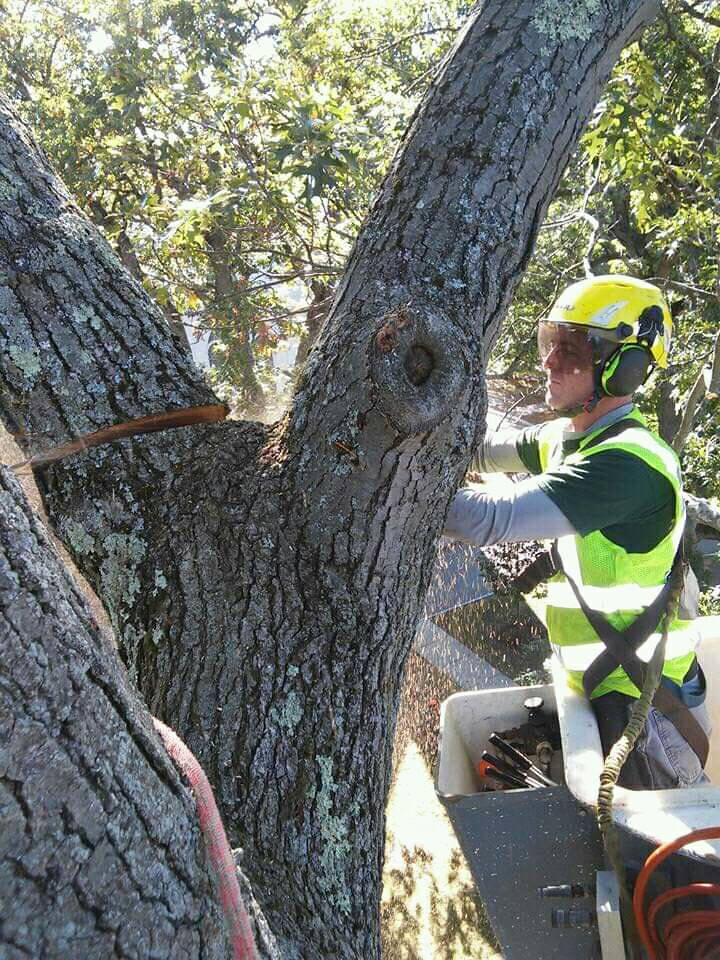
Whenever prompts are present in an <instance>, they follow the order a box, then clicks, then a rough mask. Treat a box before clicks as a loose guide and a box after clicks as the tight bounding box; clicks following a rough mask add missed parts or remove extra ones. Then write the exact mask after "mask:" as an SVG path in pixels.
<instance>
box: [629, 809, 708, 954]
mask: <svg viewBox="0 0 720 960" xmlns="http://www.w3.org/2000/svg"><path fill="white" fill-rule="evenodd" d="M718 839H720V827H706V828H705V829H704V830H693V832H692V833H686V834H685V835H684V836H682V837H678V838H677V840H672V841H670V842H669V843H663V844H661V845H660V846H659V847H658V848H657V849H656V850H653V852H652V853H651V854H650V856H649V857H648V858H647V860H646V861H645V864H644V866H643V868H642V870H641V871H640V874H639V876H638V878H637V882H636V884H635V892H634V894H633V913H634V915H635V923H636V924H637V929H638V933H639V935H640V939H641V940H642V942H643V946H644V947H645V950H646V951H647V955H648V958H649V960H713V958H720V910H687V911H685V912H684V913H678V914H676V915H675V916H674V917H672V918H671V919H670V920H668V922H667V923H666V924H665V926H664V929H663V930H662V933H661V932H660V930H659V929H658V924H657V918H658V913H659V912H660V910H661V909H662V907H664V906H665V905H666V904H668V903H671V902H672V901H674V900H677V899H678V898H680V897H688V896H720V884H716V883H689V884H687V885H686V886H684V887H676V888H674V889H673V890H667V891H666V892H665V893H661V894H660V895H659V896H657V897H656V898H655V899H654V900H653V901H652V902H651V903H650V905H649V907H648V909H647V912H646V911H645V894H646V891H647V887H648V883H649V881H650V877H651V876H652V874H653V873H654V872H655V870H657V868H658V867H659V866H660V864H661V863H663V861H665V860H667V858H668V857H669V856H671V855H672V854H673V853H675V852H676V851H677V850H680V849H681V848H682V847H684V846H686V845H687V844H688V843H696V842H697V841H699V840H718ZM663 940H664V944H663V942H662V941H663Z"/></svg>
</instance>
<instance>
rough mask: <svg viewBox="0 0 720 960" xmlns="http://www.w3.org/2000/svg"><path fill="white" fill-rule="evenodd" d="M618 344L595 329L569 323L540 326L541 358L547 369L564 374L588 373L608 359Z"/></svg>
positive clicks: (539, 343)
mask: <svg viewBox="0 0 720 960" xmlns="http://www.w3.org/2000/svg"><path fill="white" fill-rule="evenodd" d="M615 346H616V344H615V343H613V342H611V341H610V340H609V338H606V337H603V336H602V333H601V332H600V331H598V330H597V329H596V328H594V327H579V326H578V327H575V326H573V325H572V324H568V323H548V322H547V321H542V322H541V323H540V324H539V325H538V354H539V356H540V363H541V364H542V365H543V367H552V368H553V369H555V370H558V371H562V372H564V373H567V372H570V373H575V372H577V371H580V370H586V369H588V368H589V367H592V366H593V365H594V364H596V363H598V362H599V361H600V360H603V359H605V357H607V356H608V355H609V354H610V353H611V352H612V351H613V350H614V349H615Z"/></svg>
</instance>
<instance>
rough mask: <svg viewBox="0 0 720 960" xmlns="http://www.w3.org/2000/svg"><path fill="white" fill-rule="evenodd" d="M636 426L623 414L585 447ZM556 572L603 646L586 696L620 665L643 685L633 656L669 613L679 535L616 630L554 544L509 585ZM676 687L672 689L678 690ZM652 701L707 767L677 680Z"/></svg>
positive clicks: (523, 586)
mask: <svg viewBox="0 0 720 960" xmlns="http://www.w3.org/2000/svg"><path fill="white" fill-rule="evenodd" d="M630 425H631V426H633V427H637V426H638V425H639V424H638V422H637V421H636V420H633V419H627V418H625V419H623V420H619V421H617V422H616V423H613V424H611V425H610V426H609V427H608V428H607V430H604V431H602V432H601V433H600V434H599V435H598V436H597V437H594V438H593V439H592V440H591V442H590V443H589V444H588V446H592V445H594V444H596V443H599V442H600V441H601V440H602V441H605V440H608V439H609V438H610V437H613V436H615V435H616V434H618V433H621V432H622V431H623V430H624V429H625V428H626V427H627V426H630ZM556 573H563V574H564V576H565V578H566V580H567V582H568V584H569V585H570V587H571V589H572V591H573V593H574V594H575V598H576V600H577V603H578V606H579V607H580V610H581V611H582V613H583V614H584V616H585V617H586V619H587V621H588V622H589V624H590V626H591V627H592V628H593V630H594V631H595V633H596V634H597V636H598V637H599V639H600V640H601V641H602V642H603V644H604V645H605V650H604V651H603V652H602V653H600V654H599V655H598V656H597V657H596V658H595V660H593V662H592V663H591V664H590V665H589V666H588V667H587V668H586V670H585V671H584V672H583V688H584V690H585V694H586V696H587V698H588V700H589V699H590V697H591V694H592V692H593V691H594V690H595V689H596V688H597V687H598V686H599V684H601V683H602V682H603V680H605V679H606V678H607V677H608V676H609V675H610V674H611V673H612V672H613V670H615V669H616V668H617V667H618V666H620V667H622V669H623V670H624V671H625V673H626V674H627V675H628V677H629V678H630V680H632V682H633V683H634V684H635V686H636V687H637V688H638V690H642V689H643V685H644V681H645V674H646V670H647V666H646V664H645V663H644V662H643V661H642V660H641V659H640V657H639V656H638V655H637V652H636V651H637V650H638V649H639V647H640V646H641V645H642V644H643V643H644V642H645V641H646V640H647V639H648V637H650V636H651V635H652V634H653V633H654V632H655V631H656V629H657V627H658V625H659V623H660V621H661V620H662V618H663V616H664V615H665V613H666V612H667V609H668V602H669V599H670V594H671V592H672V587H673V585H674V584H677V583H678V579H679V578H682V577H683V574H684V553H683V543H682V539H681V541H680V545H679V547H678V549H677V552H676V554H675V558H674V560H673V563H672V567H671V569H670V573H669V575H668V578H667V580H666V582H665V585H664V586H663V588H662V590H661V591H660V593H659V594H658V596H657V597H656V598H655V600H654V601H653V602H652V603H651V604H650V605H649V606H647V607H646V608H645V609H644V610H643V611H642V613H641V614H640V615H639V616H638V617H637V618H636V619H635V620H634V621H633V623H631V624H630V626H629V627H628V628H627V629H626V630H618V629H617V628H616V627H614V626H613V625H612V624H611V623H609V622H608V621H607V620H606V619H605V617H604V616H603V615H602V614H601V613H599V612H598V611H597V610H593V609H592V608H591V607H589V606H588V605H587V603H586V601H585V599H584V597H583V596H582V594H581V592H580V589H579V587H578V585H577V583H576V582H575V581H574V580H573V578H572V577H571V576H569V574H568V572H567V570H565V569H563V565H562V561H561V558H560V554H559V551H558V547H557V543H554V544H553V545H552V547H551V548H550V549H549V550H546V551H544V552H543V553H541V554H540V555H539V556H538V557H536V559H535V560H534V561H533V562H532V563H531V564H530V565H529V566H528V567H527V568H526V569H525V570H523V571H522V573H520V574H519V576H518V577H516V578H515V579H514V581H513V583H512V586H514V587H516V588H517V589H518V590H520V592H521V593H530V592H531V591H532V590H534V589H535V588H536V587H537V586H539V585H540V584H541V583H544V582H546V581H547V580H549V579H550V578H551V577H553V576H554V575H555V574H556ZM676 690H677V692H674V691H676ZM653 706H654V707H655V708H656V709H657V710H659V712H660V713H662V714H663V715H664V716H665V717H667V719H668V720H670V721H671V722H672V723H673V724H674V725H675V727H676V728H677V730H678V732H679V733H680V735H681V736H682V737H684V739H685V740H686V741H687V743H688V744H689V745H690V747H691V748H692V749H693V750H694V752H695V753H696V754H697V756H698V758H699V760H700V762H701V764H702V765H703V766H705V762H706V760H707V757H708V752H709V749H710V744H709V741H708V738H707V735H706V734H705V731H704V730H703V728H702V727H701V726H700V724H699V723H698V721H697V720H696V719H695V717H694V716H693V715H692V713H691V712H690V710H689V708H688V707H687V706H686V704H684V703H683V701H682V700H681V699H680V696H679V688H677V686H676V685H675V684H669V685H668V686H666V685H665V684H664V683H660V685H659V686H658V689H657V691H656V693H655V696H654V698H653Z"/></svg>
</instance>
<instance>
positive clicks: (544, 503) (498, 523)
mask: <svg viewBox="0 0 720 960" xmlns="http://www.w3.org/2000/svg"><path fill="white" fill-rule="evenodd" d="M574 533H576V530H575V528H574V527H573V525H572V524H571V523H570V521H569V520H568V519H567V517H566V516H565V514H564V513H563V512H562V511H561V510H560V508H559V507H556V506H555V504H554V503H553V502H552V500H551V499H550V497H548V496H547V494H545V493H543V492H542V490H539V489H538V487H537V483H536V481H535V479H534V478H530V479H529V480H524V481H523V482H522V483H518V484H517V485H516V486H515V487H514V488H513V489H512V491H509V492H508V493H507V494H506V495H504V496H496V495H491V494H488V493H483V491H482V488H478V487H475V488H473V487H464V488H463V489H462V490H458V492H457V493H456V495H455V499H454V500H453V502H452V504H451V505H450V511H449V513H448V515H447V519H446V521H445V529H444V530H443V534H444V536H446V537H450V538H451V539H452V540H464V541H466V542H467V543H476V544H478V545H479V546H489V545H490V544H493V543H510V542H517V541H521V540H555V539H557V538H558V537H563V536H566V535H567V534H574Z"/></svg>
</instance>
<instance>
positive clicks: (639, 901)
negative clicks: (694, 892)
mask: <svg viewBox="0 0 720 960" xmlns="http://www.w3.org/2000/svg"><path fill="white" fill-rule="evenodd" d="M719 839H720V827H706V828H705V829H703V830H693V831H692V833H686V834H684V836H682V837H678V838H677V840H671V841H670V842H669V843H663V844H660V846H659V847H658V848H657V849H656V850H653V852H652V853H651V854H650V856H649V857H648V858H647V860H646V861H645V864H644V865H643V868H642V870H641V871H640V874H639V876H638V878H637V882H636V883H635V892H634V894H633V913H634V914H635V923H636V924H637V929H638V934H639V936H640V939H641V940H642V943H643V946H644V947H645V950H646V951H647V954H648V958H649V960H665V958H664V953H665V951H664V950H663V948H662V946H661V945H660V944H659V941H658V943H657V947H656V944H655V942H654V938H653V937H652V936H651V934H650V929H649V925H648V919H647V918H646V916H645V910H644V904H645V893H646V891H647V887H648V883H649V880H650V877H651V875H652V874H653V873H654V871H655V870H657V868H658V867H659V866H660V864H661V863H663V861H664V860H667V858H668V857H669V856H671V855H672V854H673V853H675V852H676V851H677V850H680V849H681V848H682V847H684V846H686V845H687V844H688V843H696V842H697V841H699V840H719ZM694 913H702V914H705V915H714V919H715V923H716V924H717V926H718V930H720V912H718V911H709V910H705V911H694ZM683 916H688V915H687V914H682V915H681V917H683ZM675 919H676V918H673V920H675ZM672 923H673V921H672V920H671V921H669V923H668V925H667V928H666V933H667V932H668V928H670V927H671V924H672ZM699 928H701V929H702V932H703V933H706V932H708V931H707V929H706V925H705V924H704V922H703V923H699V926H698V929H699ZM672 929H675V927H672ZM690 933H691V935H694V931H693V930H691V931H690ZM683 942H686V940H685V939H684V941H683ZM678 949H679V948H678ZM675 956H676V957H677V956H679V955H678V954H677V953H676V954H675ZM666 960H670V955H668V956H667V958H666Z"/></svg>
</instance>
